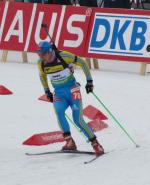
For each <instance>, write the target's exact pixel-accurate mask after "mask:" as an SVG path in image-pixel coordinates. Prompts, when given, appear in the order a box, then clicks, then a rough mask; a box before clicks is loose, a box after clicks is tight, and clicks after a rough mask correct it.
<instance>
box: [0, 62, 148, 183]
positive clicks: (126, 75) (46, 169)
mask: <svg viewBox="0 0 150 185" xmlns="http://www.w3.org/2000/svg"><path fill="white" fill-rule="evenodd" d="M12 59H13V58H12ZM107 65H108V63H107ZM107 65H105V66H104V65H103V66H104V67H103V69H102V70H100V71H98V70H92V75H93V78H94V85H95V90H94V92H95V93H96V94H97V95H98V96H99V98H100V99H101V101H102V102H103V103H104V104H105V106H106V107H107V108H108V109H109V110H110V111H111V112H112V114H113V115H114V116H115V117H116V118H117V119H118V120H119V122H120V123H121V125H123V126H124V127H125V129H126V130H127V132H128V133H129V134H130V135H131V137H132V138H133V139H134V140H135V142H136V143H137V144H139V145H140V147H139V148H136V147H135V145H134V144H133V143H132V142H131V141H130V139H129V138H128V137H127V135H126V134H125V133H124V132H123V131H122V130H121V129H120V127H119V126H118V125H117V124H115V121H114V120H112V119H111V117H110V116H109V115H108V114H107V113H106V111H105V109H104V108H103V107H102V106H101V105H100V104H99V102H98V101H97V100H96V99H95V98H94V96H93V95H87V94H86V93H85V90H84V86H85V78H84V74H83V72H82V71H81V70H79V69H77V70H76V71H75V76H76V77H77V79H78V81H79V82H80V83H81V84H82V87H81V91H82V95H83V104H84V107H85V106H86V105H89V104H91V105H93V106H96V107H97V108H99V109H100V110H101V111H102V112H103V113H105V114H106V115H107V116H109V119H108V120H107V121H106V123H107V124H108V125H109V127H108V128H107V129H105V130H103V131H100V132H98V133H97V134H96V135H97V137H98V140H99V141H100V143H101V144H102V145H103V147H104V148H105V151H106V152H108V153H107V154H106V155H104V156H103V157H101V158H99V159H98V160H97V161H95V162H93V163H91V164H86V165H85V164H83V163H84V161H86V160H89V159H91V156H88V155H82V156H80V155H75V154H58V155H56V154H54V155H45V156H30V157H29V156H26V155H25V152H43V151H44V152H46V151H53V150H57V149H59V148H61V146H62V145H63V143H60V144H53V145H47V146H41V147H33V146H32V147H31V146H30V147H29V146H24V145H22V142H23V141H24V140H26V139H27V138H28V137H30V136H31V135H33V134H35V133H42V132H50V131H56V130H59V127H58V125H57V120H56V117H55V113H54V110H53V106H52V105H51V104H50V103H47V102H43V101H39V100H38V98H39V97H40V96H41V95H43V89H42V86H41V84H40V81H39V77H38V70H37V66H36V65H35V63H30V64H23V63H21V62H20V63H17V62H8V63H0V85H4V86H5V87H7V88H8V89H10V90H11V91H13V95H7V96H4V95H0V184H1V185H58V184H61V185H100V184H101V185H149V184H150V178H149V175H148V174H149V172H148V171H150V134H149V133H150V123H149V120H150V113H149V105H150V85H149V84H150V75H149V74H147V75H146V76H140V75H139V74H138V72H137V71H136V70H137V69H138V67H139V64H136V65H135V66H134V67H132V69H131V68H130V67H131V66H133V65H134V64H131V65H129V64H128V63H123V64H118V65H120V66H121V65H126V67H125V68H124V70H122V68H120V67H118V69H117V70H114V68H113V67H112V68H111V69H108V68H107V69H106V67H107ZM112 65H113V64H112ZM127 66H128V68H127ZM121 67H122V66H121ZM67 115H69V116H70V117H71V113H70V110H68V111H67ZM71 129H72V134H73V137H74V139H75V140H76V143H77V145H78V148H79V149H81V150H89V151H91V150H92V148H91V146H90V144H89V143H86V141H85V139H84V138H83V136H81V134H80V133H78V131H77V130H76V129H75V128H74V127H73V126H71Z"/></svg>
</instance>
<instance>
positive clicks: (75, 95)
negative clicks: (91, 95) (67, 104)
mask: <svg viewBox="0 0 150 185" xmlns="http://www.w3.org/2000/svg"><path fill="white" fill-rule="evenodd" d="M71 94H72V99H73V100H81V93H80V88H79V87H73V88H72V89H71Z"/></svg>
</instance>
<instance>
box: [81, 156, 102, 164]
mask: <svg viewBox="0 0 150 185" xmlns="http://www.w3.org/2000/svg"><path fill="white" fill-rule="evenodd" d="M103 155H104V154H102V155H100V156H95V157H94V158H92V159H90V160H89V161H85V162H84V164H89V163H91V162H93V161H95V160H96V159H98V158H99V157H102V156H103Z"/></svg>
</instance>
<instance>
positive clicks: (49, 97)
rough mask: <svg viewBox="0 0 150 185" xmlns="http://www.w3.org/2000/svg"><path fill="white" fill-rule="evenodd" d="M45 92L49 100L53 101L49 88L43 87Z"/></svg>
mask: <svg viewBox="0 0 150 185" xmlns="http://www.w3.org/2000/svg"><path fill="white" fill-rule="evenodd" d="M45 94H46V96H47V98H48V99H49V101H50V102H53V93H52V92H51V91H50V90H49V89H45Z"/></svg>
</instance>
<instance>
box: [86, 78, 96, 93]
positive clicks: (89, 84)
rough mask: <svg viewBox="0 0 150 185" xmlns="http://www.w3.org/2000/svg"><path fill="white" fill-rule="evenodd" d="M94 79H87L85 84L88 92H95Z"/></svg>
mask: <svg viewBox="0 0 150 185" xmlns="http://www.w3.org/2000/svg"><path fill="white" fill-rule="evenodd" d="M93 88H94V86H93V80H87V84H86V86H85V89H86V92H87V93H90V92H93Z"/></svg>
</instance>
